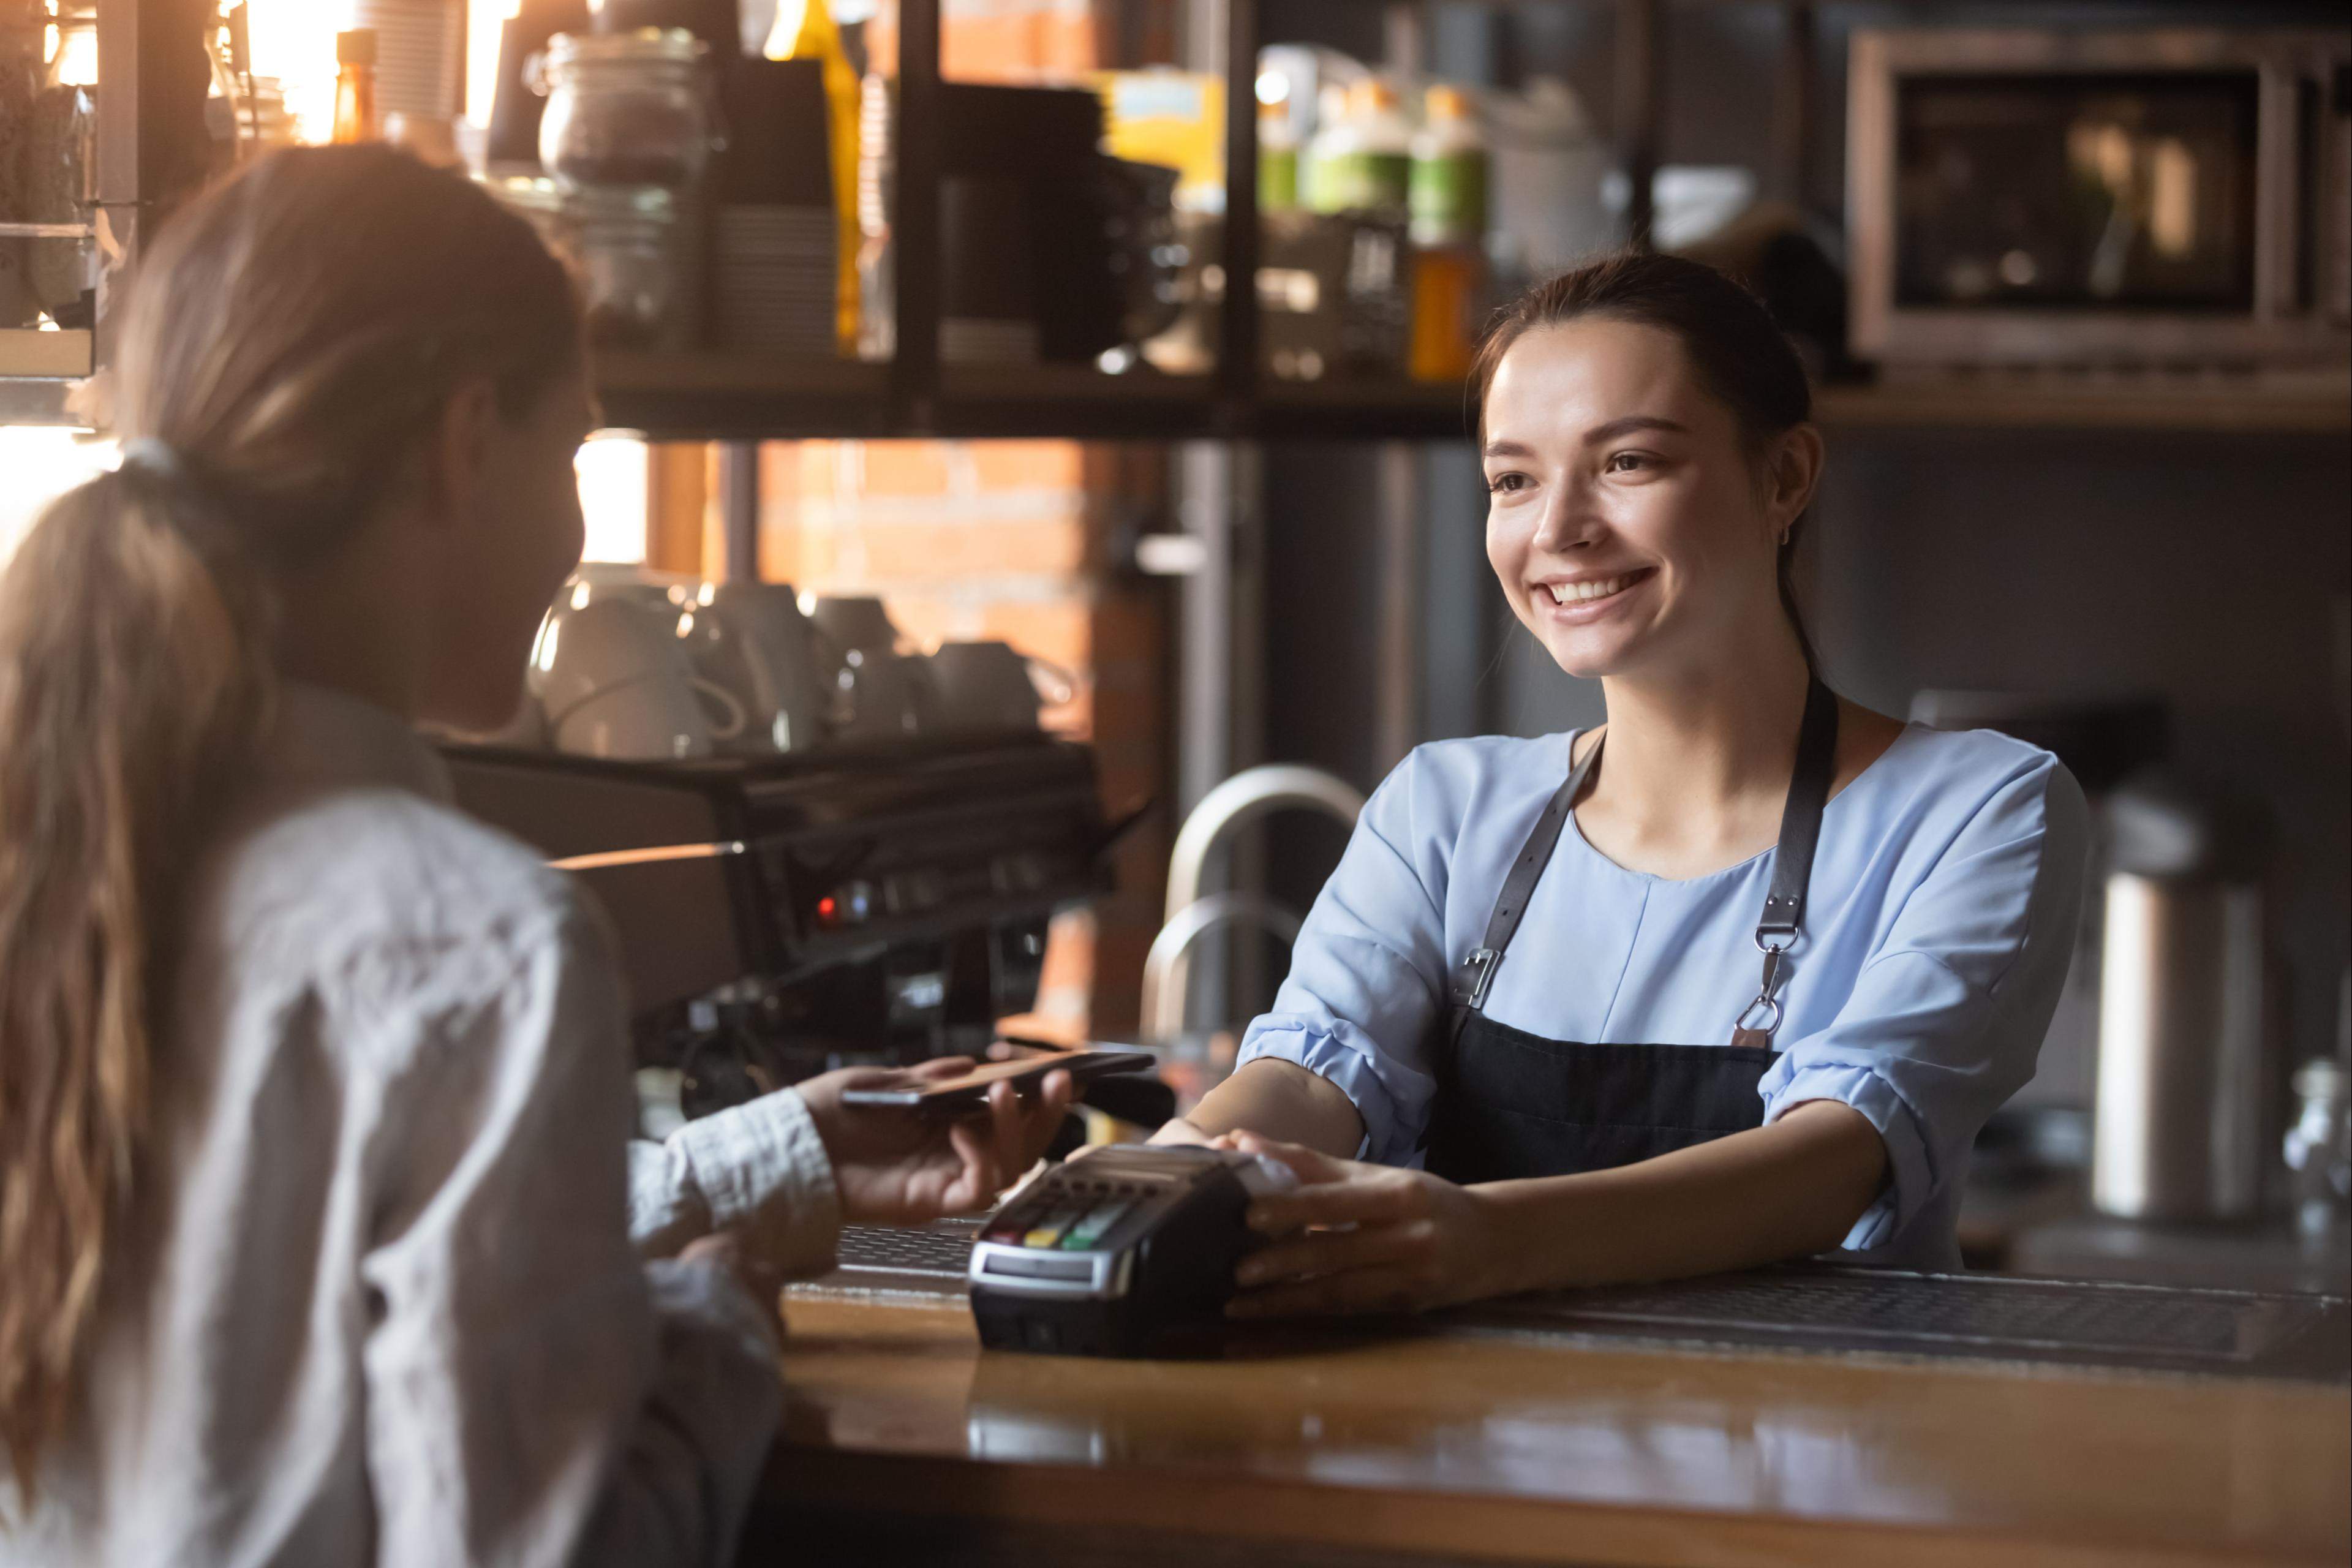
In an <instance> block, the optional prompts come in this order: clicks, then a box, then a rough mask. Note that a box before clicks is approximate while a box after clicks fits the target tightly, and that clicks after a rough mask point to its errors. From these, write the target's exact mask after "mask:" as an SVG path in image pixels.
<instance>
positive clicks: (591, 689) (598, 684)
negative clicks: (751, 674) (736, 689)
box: [530, 595, 745, 760]
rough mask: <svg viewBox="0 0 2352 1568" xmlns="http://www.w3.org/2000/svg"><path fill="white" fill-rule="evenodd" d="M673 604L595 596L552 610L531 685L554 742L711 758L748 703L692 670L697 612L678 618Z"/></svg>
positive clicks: (605, 751)
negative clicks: (689, 644) (689, 639)
mask: <svg viewBox="0 0 2352 1568" xmlns="http://www.w3.org/2000/svg"><path fill="white" fill-rule="evenodd" d="M668 610H669V606H667V605H665V606H664V607H663V608H662V609H659V610H656V609H655V608H653V607H652V606H650V605H647V604H646V603H645V602H644V601H643V599H642V598H641V597H639V596H637V595H616V596H614V597H609V598H593V597H592V598H590V599H589V601H588V602H587V603H586V604H583V605H579V606H577V607H576V608H575V607H573V606H572V605H570V604H568V603H560V604H559V605H558V606H557V607H556V608H555V609H554V610H551V611H550V612H549V614H548V617H547V620H546V622H545V623H544V624H543V625H542V626H541V628H540V639H539V647H538V648H537V649H536V650H534V652H533V654H532V658H531V670H530V688H531V693H532V695H533V696H535V697H536V698H538V700H539V703H540V707H541V711H542V712H544V713H545V715H546V717H547V729H548V732H549V734H550V736H551V738H552V739H553V741H554V743H555V749H556V750H557V751H559V752H573V753H575V754H578V755H583V756H592V757H608V758H614V759H631V760H656V759H676V758H681V757H706V756H709V754H710V752H711V748H712V745H713V743H714V742H718V741H723V740H731V739H732V738H734V737H735V736H736V735H738V734H740V733H741V732H742V729H743V725H744V720H745V714H744V710H743V705H742V703H741V702H740V700H737V698H736V697H735V695H734V693H732V692H730V691H729V690H728V689H726V688H724V687H722V686H719V685H718V684H717V683H715V682H713V681H709V680H705V679H702V678H700V677H698V676H697V675H696V674H695V673H694V663H693V660H692V659H691V658H689V657H688V653H687V648H686V645H685V643H684V641H683V640H682V638H683V637H686V636H688V635H690V633H691V628H692V624H693V617H692V616H691V615H690V614H687V613H680V614H679V615H678V616H677V617H675V618H673V617H672V616H671V615H670V614H669V613H668ZM706 705H708V706H707V707H706ZM713 711H715V712H716V713H717V714H718V716H719V717H718V722H717V723H715V724H714V723H713V722H712V712H713Z"/></svg>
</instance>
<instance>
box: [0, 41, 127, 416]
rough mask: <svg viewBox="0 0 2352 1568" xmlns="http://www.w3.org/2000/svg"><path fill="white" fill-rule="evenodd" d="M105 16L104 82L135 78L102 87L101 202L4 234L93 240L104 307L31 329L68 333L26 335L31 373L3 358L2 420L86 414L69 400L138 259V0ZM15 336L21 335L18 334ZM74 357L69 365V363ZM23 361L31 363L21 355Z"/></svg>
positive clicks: (106, 336)
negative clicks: (67, 217) (84, 216)
mask: <svg viewBox="0 0 2352 1568" xmlns="http://www.w3.org/2000/svg"><path fill="white" fill-rule="evenodd" d="M92 8H93V10H94V12H95V14H96V16H97V20H98V65H99V75H100V79H101V81H129V82H131V83H133V84H134V87H133V90H131V91H130V92H105V91H101V92H100V93H99V94H98V102H97V110H98V131H97V142H98V169H97V176H96V182H95V184H96V189H95V192H94V195H95V196H96V203H95V205H94V206H93V208H92V210H91V213H90V216H89V221H87V222H85V223H79V224H0V235H8V236H13V237H38V238H76V237H86V238H89V239H90V240H91V241H92V242H93V243H95V245H96V246H97V247H98V254H99V263H100V265H99V279H98V312H97V320H96V322H95V324H94V325H93V326H92V327H91V328H90V329H89V330H88V331H59V332H47V331H45V332H39V333H29V332H28V333H26V334H24V336H25V337H26V338H39V339H49V338H58V339H64V340H67V341H66V342H61V343H56V344H52V343H48V342H24V341H22V339H20V340H19V343H18V344H17V345H16V346H18V347H19V348H21V349H24V350H28V351H31V352H32V353H35V354H37V356H38V359H39V360H40V361H44V362H47V363H37V365H36V366H35V368H34V369H33V371H32V373H31V374H10V373H9V371H8V368H7V361H6V359H5V357H0V425H78V424H79V423H81V422H82V421H81V417H80V416H79V414H77V413H76V412H74V411H73V409H72V408H71V407H70V406H69V399H70V398H71V395H72V392H73V389H74V388H75V387H76V386H77V385H79V384H80V383H81V382H82V381H83V380H85V379H87V372H85V371H82V370H81V369H80V367H81V366H87V367H88V369H89V370H96V369H98V368H100V367H101V366H103V365H104V364H105V363H107V351H108V343H109V340H110V335H111V329H112V326H113V315H114V310H115V307H116V305H117V303H118V302H119V300H120V299H121V284H122V282H123V280H124V279H126V278H127V277H128V276H129V268H131V264H132V263H133V262H134V261H135V260H136V259H137V258H138V255H139V237H140V226H141V217H142V212H141V208H142V189H141V180H140V166H139V163H140V158H139V100H140V93H139V91H138V90H137V88H136V85H135V84H137V83H138V82H140V80H141V79H142V72H141V69H140V37H139V5H138V0H92ZM9 335H11V336H15V335H16V334H15V333H11V334H9ZM68 360H70V361H71V362H73V366H74V368H72V369H68V366H67V364H66V363H65V362H67V361H68ZM19 363H25V362H24V361H20V362H19Z"/></svg>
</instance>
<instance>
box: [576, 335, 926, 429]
mask: <svg viewBox="0 0 2352 1568" xmlns="http://www.w3.org/2000/svg"><path fill="white" fill-rule="evenodd" d="M595 365H596V395H597V398H598V400H599V401H600V402H601V403H602V404H603V405H604V425H605V426H606V427H608V428H611V429H616V430H635V431H638V432H640V433H642V434H643V435H645V436H646V437H650V438H652V439H655V440H732V439H746V440H748V439H755V438H760V437H849V436H867V437H871V436H886V435H888V434H890V433H891V432H890V430H889V423H890V421H889V399H888V390H889V370H888V367H887V366H885V365H878V364H864V363H859V362H857V361H855V360H814V359H782V358H766V357H755V356H752V355H750V354H728V353H631V352H622V351H614V350H600V351H598V352H597V353H596V356H595Z"/></svg>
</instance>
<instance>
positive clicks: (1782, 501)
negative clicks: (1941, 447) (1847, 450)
mask: <svg viewBox="0 0 2352 1568" xmlns="http://www.w3.org/2000/svg"><path fill="white" fill-rule="evenodd" d="M1823 457H1824V452H1823V449H1822V433H1821V431H1820V430H1819V429H1817V428H1815V427H1814V426H1811V425H1800V426H1796V427H1795V428H1794V429H1792V430H1787V431H1784V432H1782V433H1781V435H1780V437H1779V438H1777V439H1776V440H1775V441H1774V442H1773V443H1772V448H1771V450H1770V452H1769V453H1768V454H1767V455H1766V458H1765V460H1764V512H1765V521H1766V522H1767V523H1768V524H1769V526H1770V529H1771V531H1772V537H1773V538H1775V539H1779V538H1781V537H1783V536H1785V535H1786V534H1787V533H1788V531H1789V529H1790V526H1791V525H1792V524H1794V523H1795V522H1796V521H1797V519H1799V518H1800V517H1802V516H1803V515H1804V514H1805V509H1806V508H1807V507H1809V506H1811V504H1812V502H1813V491H1814V490H1815V489H1819V488H1820V486H1821V482H1822V459H1823Z"/></svg>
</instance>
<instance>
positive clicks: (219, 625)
mask: <svg viewBox="0 0 2352 1568" xmlns="http://www.w3.org/2000/svg"><path fill="white" fill-rule="evenodd" d="M145 488H146V487H145V485H144V484H143V483H142V479H141V478H140V476H137V475H135V474H130V473H124V474H110V475H108V476H105V477H104V478H101V479H96V480H93V481H92V482H90V483H89V484H87V485H84V486H82V487H81V488H80V489H78V490H76V491H74V492H73V493H71V494H69V495H68V496H66V497H64V498H63V499H62V500H58V502H57V503H56V504H55V505H54V506H52V507H51V508H50V509H49V510H48V511H47V514H46V515H45V516H44V517H43V518H42V519H41V521H39V522H38V523H37V525H36V526H35V528H34V529H33V531H32V532H31V534H30V535H29V536H27V538H26V540H25V542H24V543H23V544H22V546H21V547H20V548H19V550H18V552H17V554H16V559H15V560H14V562H13V563H11V564H10V565H9V567H8V570H7V572H6V574H5V576H0V647H5V648H6V649H8V650H9V652H10V654H11V656H12V657H10V658H8V659H7V660H6V662H5V664H0V736H5V737H6V738H7V739H6V742H5V743H6V746H7V756H6V760H5V764H0V975H5V977H6V979H5V984H0V1258H4V1259H5V1260H6V1264H5V1268H6V1277H7V1281H8V1284H7V1288H6V1289H5V1290H0V1423H5V1426H0V1439H4V1440H5V1444H6V1447H7V1448H8V1450H9V1453H10V1456H11V1457H12V1458H13V1459H14V1461H15V1468H16V1472H17V1475H16V1479H17V1481H18V1484H19V1485H20V1486H21V1487H24V1488H26V1489H29V1487H30V1485H31V1475H30V1473H29V1472H30V1462H31V1461H32V1460H33V1459H34V1458H36V1457H37V1454H38V1452H39V1450H40V1447H42V1445H43V1440H44V1439H45V1438H46V1437H47V1436H49V1435H50V1434H52V1433H54V1432H55V1431H56V1430H57V1429H58V1426H59V1425H60V1424H61V1423H62V1421H63V1420H64V1417H65V1415H66V1406H67V1401H68V1396H69V1394H70V1392H71V1389H72V1386H73V1378H74V1374H75V1372H76V1368H77V1362H78V1360H79V1353H80V1351H81V1348H82V1346H83V1344H84V1342H86V1341H87V1340H88V1338H89V1331H90V1327H91V1321H92V1319H93V1317H94V1315H95V1313H96V1310H97V1305H98V1284H99V1279H100V1273H101V1269H102V1265H103V1260H104V1258H105V1257H106V1253H107V1247H108V1243H109V1240H110V1236H109V1233H110V1229H111V1228H112V1226H113V1224H114V1222H115V1220H116V1218H117V1217H118V1214H119V1210H120V1205H121V1199H122V1198H123V1197H124V1196H126V1195H127V1194H128V1193H129V1191H130V1189H131V1180H132V1173H133V1170H134V1167H135V1165H136V1163H137V1156H138V1153H139V1151H140V1149H141V1147H142V1141H143V1139H144V1137H145V1133H146V1130H147V1121H148V1110H149V1107H148V1095H149V1058H150V1049H149V1036H150V1030H151V1027H152V1021H151V1017H150V1005H151V1002H152V996H151V994H150V989H149V987H150V977H151V975H152V974H153V973H156V972H157V970H158V969H159V968H160V967H161V966H159V965H157V964H155V963H154V962H153V961H154V959H155V958H156V956H157V953H156V949H157V946H158V944H159V942H160V941H161V940H163V935H164V933H163V931H162V930H161V929H160V923H159V921H158V920H157V918H156V915H157V911H159V910H166V909H168V908H169V907H170V904H171V902H172V898H173V883H174V880H175V877H176V873H177V872H178V870H179V869H180V866H179V859H180V856H179V851H180V850H181V848H182V847H184V845H185V844H186V843H187V842H188V840H189V838H190V837H192V836H193V834H194V831H195V829H196V827H197V825H198V824H199V823H200V822H201V821H202V819H203V816H204V814H205V811H206V809H207V807H209V806H210V805H212V803H213V802H214V801H215V799H216V798H217V795H218V794H219V791H220V789H221V787H222V786H223V784H225V783H226V782H227V777H226V775H227V773H228V771H229V769H230V768H231V767H232V766H233V765H234V763H235V760H236V757H237V756H238V755H239V754H240V753H241V752H243V751H244V749H245V748H246V746H247V744H248V742H249V741H250V739H251V737H252V736H253V734H254V733H255V731H256V729H257V725H258V723H259V721H260V719H261V713H262V709H263V705H264V704H265V702H266V701H267V690H268V657H267V649H266V647H263V646H262V642H261V633H262V628H263V626H265V624H266V621H265V617H264V616H261V615H260V614H259V613H258V609H259V606H258V604H257V594H256V593H255V592H254V591H253V589H252V588H251V586H250V585H249V584H234V585H233V584H232V580H230V579H228V578H225V577H224V576H221V575H216V574H215V568H213V567H208V566H207V565H206V564H205V562H204V561H203V560H202V559H201V557H200V556H199V554H198V552H197V551H196V550H195V549H194V546H193V545H192V543H191V542H190V541H189V540H188V539H187V537H185V536H184V534H183V533H182V532H181V531H180V530H179V529H178V528H177V527H176V526H175V525H174V524H173V522H172V521H171V520H170V517H169V514H168V510H167V507H168V502H166V501H164V500H163V498H161V497H158V496H155V495H153V494H142V493H141V492H142V489H145ZM61 611H62V612H63V613H60V612H61Z"/></svg>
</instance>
